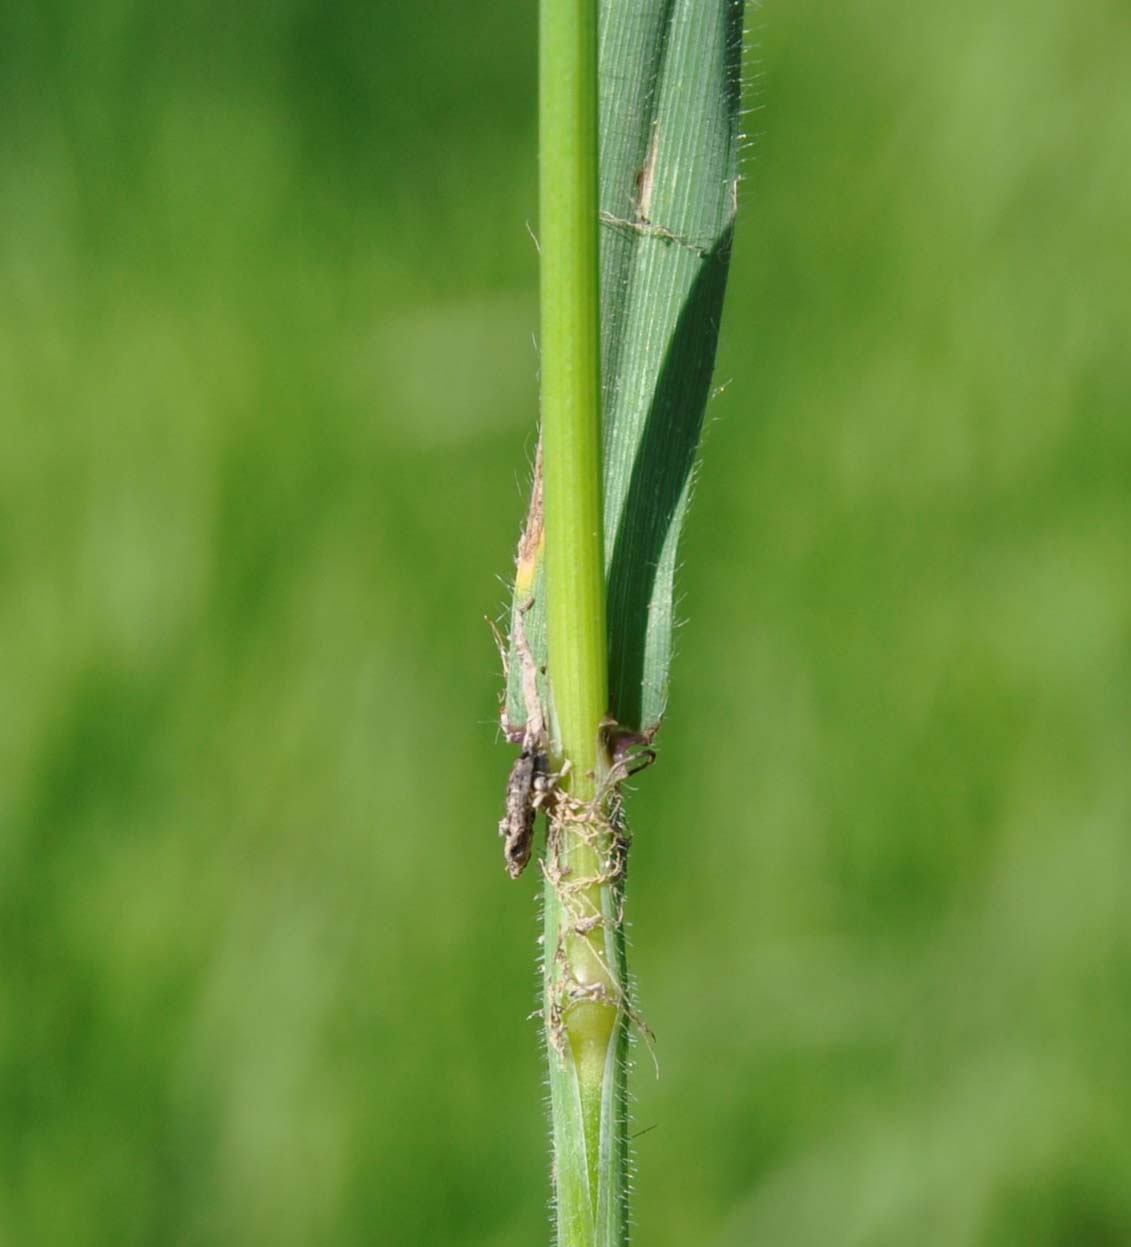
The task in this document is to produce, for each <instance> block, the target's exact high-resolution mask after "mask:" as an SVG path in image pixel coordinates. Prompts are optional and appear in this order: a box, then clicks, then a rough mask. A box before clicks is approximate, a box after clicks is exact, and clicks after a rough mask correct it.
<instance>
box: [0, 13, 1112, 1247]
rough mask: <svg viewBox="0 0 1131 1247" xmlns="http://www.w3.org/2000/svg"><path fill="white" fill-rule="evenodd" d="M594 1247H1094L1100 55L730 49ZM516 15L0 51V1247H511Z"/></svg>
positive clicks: (539, 1134)
mask: <svg viewBox="0 0 1131 1247" xmlns="http://www.w3.org/2000/svg"><path fill="white" fill-rule="evenodd" d="M750 18H751V26H752V36H751V45H752V50H751V55H750V70H749V75H748V76H749V79H750V102H751V105H752V106H754V107H755V108H756V109H757V111H755V112H753V113H752V114H751V115H750V117H749V118H748V129H749V130H750V132H751V135H752V136H755V138H756V141H755V142H754V143H753V145H752V147H751V150H750V151H749V153H748V157H747V162H746V175H747V180H746V183H745V186H744V203H743V209H742V213H741V217H740V221H739V230H738V239H737V249H736V254H735V261H734V268H733V273H732V280H731V288H730V296H729V304H728V314H727V318H726V323H725V330H724V335H723V344H722V350H721V357H720V365H719V380H720V381H729V385H728V386H727V388H726V389H725V392H724V393H723V394H722V396H720V397H719V398H717V399H716V400H715V402H714V404H713V406H712V408H711V413H710V414H711V417H712V419H711V427H710V429H709V435H708V439H707V445H706V450H705V463H704V469H703V473H702V477H701V482H700V487H699V491H698V497H697V500H696V504H695V506H694V509H693V512H692V517H691V523H690V530H689V533H688V535H687V539H686V542H685V545H684V558H685V566H684V569H683V573H682V582H681V592H682V597H683V606H682V614H683V616H684V618H686V619H687V620H688V626H687V627H686V628H685V629H684V630H683V631H682V633H681V648H680V654H679V656H678V662H677V666H676V669H675V676H674V685H673V690H672V701H671V710H670V719H669V722H668V724H667V726H666V727H665V729H664V732H663V735H662V738H661V743H662V747H663V756H662V760H661V764H660V765H659V766H657V767H656V768H655V769H654V770H653V771H651V772H650V773H649V774H648V775H647V776H646V777H642V782H641V783H640V787H639V791H638V794H637V796H636V798H635V799H634V801H633V804H632V815H633V820H634V825H635V828H636V833H637V840H636V847H635V851H634V855H633V861H632V878H631V896H630V911H631V916H632V919H633V923H634V931H633V935H634V949H633V958H634V967H635V970H636V972H637V976H638V979H639V984H640V999H641V1002H642V1007H643V1009H644V1012H645V1014H646V1016H647V1018H648V1020H649V1021H650V1022H651V1024H652V1026H653V1027H654V1029H655V1031H656V1033H657V1036H658V1052H659V1057H660V1061H661V1064H662V1076H661V1077H660V1079H659V1080H658V1081H657V1080H656V1078H655V1077H654V1076H653V1074H652V1071H651V1069H650V1065H649V1062H648V1061H647V1059H646V1058H645V1059H644V1060H643V1061H638V1068H637V1071H636V1074H635V1077H634V1088H635V1100H636V1102H635V1124H634V1128H635V1129H637V1130H639V1131H646V1133H642V1134H641V1136H640V1138H639V1139H638V1141H637V1145H636V1152H637V1161H638V1176H637V1179H636V1204H635V1209H636V1221H637V1225H638V1241H639V1242H640V1243H641V1244H647V1245H648V1247H663V1245H665V1244H672V1245H674V1244H688V1243H690V1244H696V1245H697V1247H698V1245H703V1247H746V1245H751V1247H757V1245H759V1244H773V1245H774V1247H784V1245H787V1244H788V1245H789V1247H810V1245H812V1247H818V1245H820V1247H830V1245H832V1244H835V1245H836V1247H889V1245H890V1247H897V1245H898V1247H907V1245H908V1244H915V1245H916V1247H919V1245H925V1247H935V1245H937V1247H965V1245H967V1244H971V1245H973V1244H978V1245H982V1244H985V1245H986V1247H990V1245H992V1247H1046V1245H1047V1247H1054V1245H1055V1247H1101V1245H1109V1244H1127V1243H1131V1127H1129V1125H1128V1123H1129V1121H1131V920H1129V918H1128V915H1127V909H1128V900H1127V893H1128V885H1129V883H1131V836H1129V820H1131V779H1129V775H1131V768H1129V761H1128V746H1129V740H1128V706H1129V702H1131V576H1129V564H1131V492H1129V482H1131V423H1129V421H1128V416H1129V414H1131V413H1129V411H1128V407H1129V397H1131V363H1129V352H1128V341H1127V338H1128V326H1129V324H1131V280H1129V272H1128V266H1127V252H1128V224H1129V221H1131V163H1129V161H1128V153H1129V151H1131V93H1129V92H1128V90H1127V67H1128V64H1131V21H1129V18H1128V10H1127V7H1126V5H1125V4H1124V3H1123V2H1122V0H1119V2H1117V0H1106V2H1105V0H1093V2H1091V3H1085V4H1079V5H1072V4H1067V3H1064V0H1004V2H1003V3H1001V4H998V5H984V4H977V3H974V2H973V0H958V2H957V3H955V4H951V5H933V4H927V3H925V2H924V0H912V2H906V0H904V2H899V0H849V2H848V3H847V4H842V5H838V6H828V5H823V4H818V3H816V0H793V2H792V3H788V4H787V3H779V4H772V5H769V6H767V7H766V8H765V9H764V10H759V11H754V12H752V13H751V15H750ZM534 54H535V11H534V6H533V5H532V4H522V5H518V4H503V3H496V2H493V0H489V2H487V3H483V4H478V5H466V4H454V3H446V4H445V3H418V4H392V3H388V2H387V0H370V2H369V3H361V2H360V0H356V2H353V0H331V2H328V3H321V4H314V3H311V2H310V0H270V2H268V0H244V2H243V3H233V4H217V3H212V2H207V0H187V2H186V3H184V4H180V5H165V4H160V3H157V2H156V0H82V2H79V0H37V2H36V3H34V4H33V3H30V2H24V3H21V2H20V0H16V2H15V3H9V4H5V5H3V6H0V118H2V120H0V291H2V297H0V420H2V433H3V442H2V449H0V580H2V584H0V664H2V671H3V674H2V677H0V686H2V688H3V719H2V726H0V820H2V822H0V898H2V899H0V915H2V925H0V931H2V950H0V984H2V986H0V993H2V995H0V1080H2V1081H0V1089H2V1090H0V1241H2V1242H3V1243H4V1244H13V1245H18V1247H39V1245H40V1244H48V1245H54V1244H66V1245H67V1247H87V1245H90V1247H94V1245H102V1244H106V1245H108V1247H109V1245H111V1244H113V1245H114V1247H130V1245H133V1244H138V1245H145V1247H150V1245H153V1244H160V1245H162V1247H163V1245H166V1244H168V1245H170V1247H205V1245H207V1247H212V1245H217V1247H218V1245H221V1244H222V1245H224V1247H229V1245H238V1247H258V1245H260V1244H263V1245H266V1244H271V1245H272V1247H288V1245H290V1244H304V1245H308V1244H317V1245H321V1244H333V1245H335V1247H339V1245H340V1247H346V1245H350V1244H372V1243H381V1244H421V1243H452V1244H477V1245H483V1247H488V1245H489V1247H529V1245H530V1244H536V1243H541V1242H545V1241H546V1240H547V1237H548V1230H547V1220H546V1208H545V1205H546V1196H547V1156H546V1147H545V1141H544V1124H543V1105H542V1096H543V1087H542V1075H541V1070H540V1054H539V1047H538V1039H537V1028H536V1024H535V1023H534V1022H532V1021H529V1020H527V1014H528V1013H529V1011H530V1009H531V1008H532V1007H533V1006H534V1003H535V991H536V982H535V972H534V961H535V935H536V898H535V891H536V880H535V876H534V874H533V873H532V874H529V875H527V876H525V877H524V878H523V879H522V881H521V882H520V884H518V885H517V886H516V885H512V884H510V883H509V882H508V880H507V878H506V875H505V873H504V870H503V863H502V857H501V853H500V847H499V842H498V841H497V839H496V836H495V823H496V821H497V819H498V817H499V814H500V807H501V797H502V784H503V782H504V778H505V775H506V771H507V768H508V765H509V762H510V751H509V750H508V749H506V748H503V747H501V746H500V745H498V744H497V742H496V737H497V732H496V729H495V727H494V724H493V718H494V711H495V705H496V693H497V689H498V682H499V681H498V670H497V668H498V662H497V657H496V654H495V649H494V644H493V642H492V639H491V635H490V632H489V630H488V628H487V626H486V624H485V623H484V621H483V617H484V615H485V614H497V613H498V612H500V610H501V608H502V607H503V605H504V603H505V600H506V596H507V595H506V588H505V584H504V580H505V577H506V576H507V575H508V573H509V569H510V567H511V558H512V553H513V547H514V543H515V540H516V537H517V533H518V527H519V523H520V519H521V515H522V512H523V509H524V494H525V489H526V483H527V480H528V474H529V462H530V458H531V455H532V452H533V443H534V425H535V413H536V392H535V373H536V355H535V350H534V347H533V345H532V341H531V335H532V331H533V329H534V326H535V319H536V302H535V300H536V282H537V273H536V262H535V255H534V250H533V247H532V245H531V241H530V238H529V237H528V234H527V230H526V227H525V223H526V222H527V221H531V222H533V221H534V220H535V219H536V215H537V204H536V202H535V189H534V187H535V159H536V155H535V140H534V129H533V113H534V98H535V89H536V84H535V79H534Z"/></svg>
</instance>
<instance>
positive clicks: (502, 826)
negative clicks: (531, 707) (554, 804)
mask: <svg viewBox="0 0 1131 1247" xmlns="http://www.w3.org/2000/svg"><path fill="white" fill-rule="evenodd" d="M549 776H550V765H549V759H548V758H547V757H546V754H545V753H544V752H542V751H541V750H539V749H537V748H533V747H527V748H524V749H523V751H522V752H521V753H520V754H519V755H518V757H517V758H515V760H514V766H512V767H511V773H510V778H509V779H508V780H507V806H506V813H505V814H504V815H503V817H502V818H501V819H500V820H499V835H500V836H502V837H503V857H504V859H505V861H506V865H507V873H508V874H509V875H510V877H511V878H512V879H517V878H518V877H519V875H521V874H522V872H523V871H524V870H525V869H526V863H527V862H528V861H530V852H531V849H532V847H533V845H534V820H535V819H536V818H537V817H538V809H539V806H540V805H541V803H542V798H543V797H544V796H545V794H546V793H547V792H548V791H549V784H550V779H549Z"/></svg>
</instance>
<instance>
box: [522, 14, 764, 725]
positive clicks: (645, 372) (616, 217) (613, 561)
mask: <svg viewBox="0 0 1131 1247" xmlns="http://www.w3.org/2000/svg"><path fill="white" fill-rule="evenodd" d="M742 22H743V4H742V0H714V2H712V0H606V3H605V4H603V5H602V8H601V32H600V38H601V62H600V74H601V98H600V134H601V161H600V181H601V315H602V370H603V389H604V411H603V425H604V469H603V470H604V529H605V544H606V548H605V565H606V577H607V586H608V602H607V627H608V647H609V696H610V706H609V711H610V713H611V714H612V716H613V717H614V718H615V719H616V720H617V721H618V722H619V723H620V724H621V725H622V726H624V727H626V728H629V729H632V730H636V731H643V732H650V731H654V730H655V729H656V728H657V727H658V726H659V724H660V722H661V720H662V717H663V713H664V708H665V705H666V701H667V691H668V682H669V676H670V666H671V656H672V629H673V594H674V577H675V566H676V557H677V550H678V544H679V536H680V532H681V530H682V527H683V521H684V517H685V515H686V513H687V505H688V498H689V495H690V492H691V484H692V477H693V473H694V468H695V464H696V459H697V454H698V447H699V439H700V436H701V433H702V428H703V416H704V412H705V410H706V406H707V401H708V398H709V395H710V386H711V375H712V371H713V368H714V361H715V350H716V346H717V342H718V331H719V320H720V316H721V312H722V304H723V296H724V293H725V290H726V280H727V270H728V267H729V260H730V244H731V237H732V232H733V228H734V217H735V211H736V208H737V190H738V147H739V109H740V87H741V58H742V35H743V28H742ZM540 577H541V568H540V567H539V566H536V567H534V568H533V569H532V570H530V571H528V574H527V576H526V577H524V578H523V583H522V584H521V585H519V586H518V587H517V591H516V594H515V605H516V606H517V605H521V604H523V603H525V602H526V601H528V600H529V598H530V596H531V595H532V592H533V594H534V596H535V599H536V600H535V604H534V607H533V608H532V609H531V610H530V611H529V612H528V615H527V634H528V636H529V638H530V641H531V648H532V649H533V651H534V654H535V657H536V659H537V660H538V662H539V664H540V665H545V661H546V654H545V639H544V638H545V626H544V618H543V605H544V603H543V601H542V596H541V595H540V594H539V593H538V587H539V581H540ZM531 586H533V590H532V588H531ZM518 666H519V664H517V663H516V662H515V661H514V655H513V653H512V661H511V664H510V679H509V680H508V690H507V710H508V715H509V717H510V721H511V723H512V724H513V725H516V726H517V725H521V724H522V723H523V722H524V721H525V709H524V706H523V701H522V692H521V687H520V681H519V673H518Z"/></svg>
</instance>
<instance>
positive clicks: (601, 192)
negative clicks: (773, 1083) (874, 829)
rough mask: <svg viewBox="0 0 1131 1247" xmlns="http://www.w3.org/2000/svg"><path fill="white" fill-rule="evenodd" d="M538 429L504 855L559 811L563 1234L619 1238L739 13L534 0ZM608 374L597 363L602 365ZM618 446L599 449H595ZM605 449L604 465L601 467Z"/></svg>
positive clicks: (553, 930)
mask: <svg viewBox="0 0 1131 1247" xmlns="http://www.w3.org/2000/svg"><path fill="white" fill-rule="evenodd" d="M540 49H541V51H540V84H541V86H540V91H541V95H540V171H541V173H540V201H541V209H540V236H541V274H542V276H541V350H542V386H541V399H542V443H541V451H540V454H539V461H538V464H539V466H538V471H537V472H536V480H535V484H534V493H533V497H532V502H531V507H530V513H529V518H528V521H527V527H526V531H525V532H524V535H523V540H522V543H521V545H520V549H519V559H518V568H517V572H516V584H515V595H514V602H513V605H512V613H511V648H510V654H509V672H510V679H509V681H508V691H507V704H506V716H505V717H506V722H507V726H508V729H509V733H510V735H511V737H512V739H514V740H516V741H521V743H522V746H523V750H522V755H521V757H520V759H519V762H518V763H516V767H515V771H514V772H513V773H512V781H511V790H510V792H509V793H508V820H509V821H508V820H504V825H503V827H502V828H501V830H502V831H503V832H504V834H506V835H507V851H508V866H510V867H511V870H512V874H517V873H518V872H520V871H521V868H522V866H523V865H525V862H526V859H527V857H528V856H529V852H530V833H531V824H532V820H533V815H534V813H535V811H536V810H537V809H539V808H544V809H545V811H546V813H547V816H548V817H547V824H548V829H547V848H546V854H545V857H544V859H543V863H542V865H543V874H544V877H545V896H544V931H543V955H544V965H543V978H544V993H543V1014H544V1020H545V1027H546V1043H547V1059H548V1063H549V1083H550V1103H551V1115H552V1133H553V1152H554V1162H553V1173H554V1187H555V1190H554V1194H555V1205H556V1217H557V1235H558V1242H559V1244H560V1245H561V1247H618V1245H620V1244H623V1243H626V1242H627V1241H628V1200H627V1185H628V1141H627V1060H626V1054H627V1044H628V1034H629V1027H630V1025H636V1026H638V1027H639V1028H640V1029H641V1030H644V1029H645V1027H644V1023H643V1022H642V1020H641V1019H640V1018H639V1017H638V1016H637V1014H636V1012H635V1010H634V1008H633V1006H632V1003H631V1000H630V991H629V980H628V973H627V966H626V958H625V941H624V903H625V897H624V885H625V872H626V868H627V861H628V849H629V838H628V831H627V823H626V820H625V817H624V811H623V808H622V804H621V794H620V787H621V784H622V782H623V780H624V779H625V778H627V776H628V775H629V774H630V773H631V772H632V771H633V770H634V769H636V768H637V767H638V766H641V765H643V764H644V763H646V762H647V761H649V760H651V758H652V757H654V752H653V750H652V747H651V742H652V740H653V738H654V736H655V734H656V732H657V730H658V729H659V726H660V722H661V719H662V716H663V710H664V702H665V698H666V690H667V684H668V672H669V666H670V658H671V639H672V622H673V620H672V593H673V576H674V568H675V557H676V550H677V545H678V540H679V533H680V528H681V525H682V521H683V517H684V514H685V511H686V507H687V502H688V495H689V491H690V487H691V478H692V469H693V467H694V463H695V459H696V454H697V449H698V444H699V436H700V432H701V429H702V421H703V413H704V410H705V407H706V403H707V399H708V392H709V386H710V380H711V373H712V368H713V364H714V356H715V349H716V343H717V337H718V327H719V316H720V313H721V307H722V299H723V293H724V290H725V285H726V276H727V268H728V262H729V255H730V240H731V231H732V229H733V222H734V213H735V211H736V208H737V184H738V168H737V147H738V117H739V109H738V100H739V78H740V58H741V49H742V5H741V3H734V2H733V0H720V2H719V3H708V4H703V3H695V2H694V0H675V2H672V0H661V2H658V3H637V4H629V5H619V4H610V3H606V4H605V5H603V6H599V5H598V3H597V0H543V4H542V9H541V40H540ZM602 364H603V368H602ZM602 450H603V455H602ZM602 459H603V463H602Z"/></svg>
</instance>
